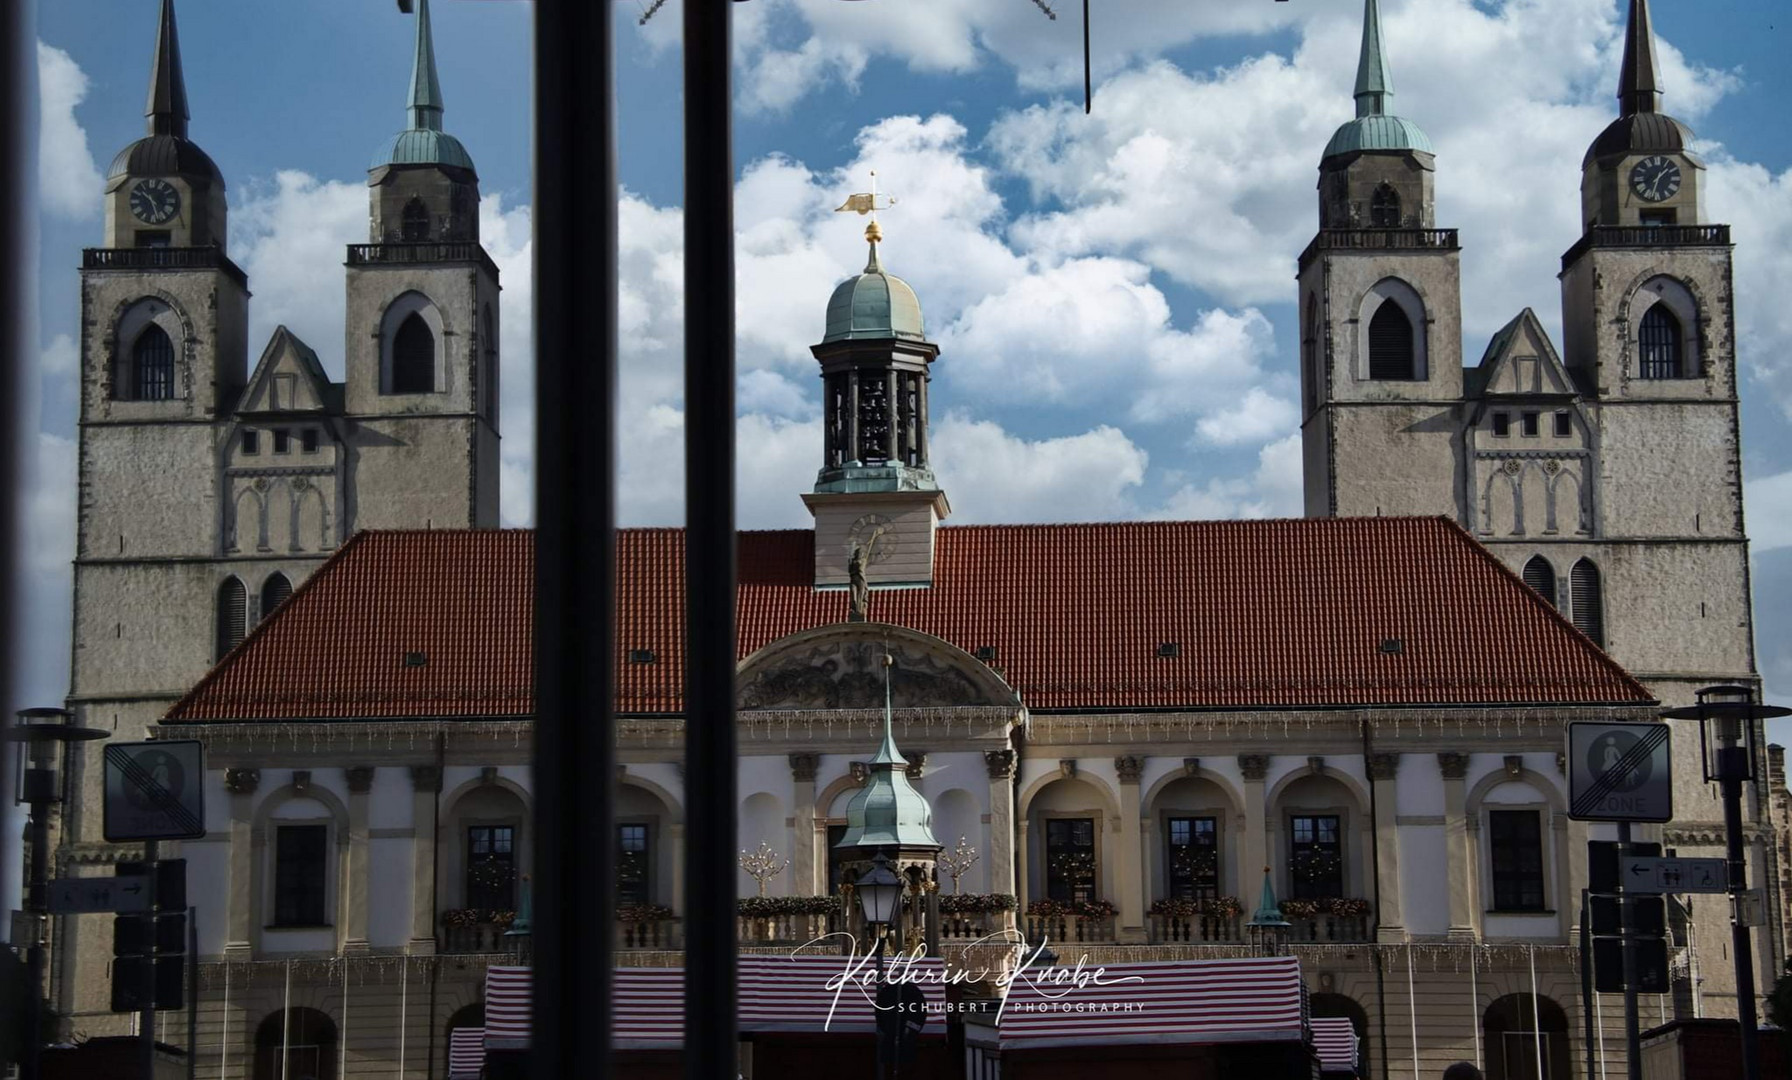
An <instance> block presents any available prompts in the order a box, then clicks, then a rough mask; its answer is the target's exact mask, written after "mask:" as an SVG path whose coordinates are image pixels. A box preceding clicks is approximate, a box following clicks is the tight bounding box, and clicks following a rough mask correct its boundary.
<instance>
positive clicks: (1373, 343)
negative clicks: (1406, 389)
mask: <svg viewBox="0 0 1792 1080" xmlns="http://www.w3.org/2000/svg"><path fill="white" fill-rule="evenodd" d="M1412 351H1413V350H1412V320H1411V319H1408V318H1407V317H1406V312H1405V311H1403V310H1402V309H1401V307H1400V305H1399V304H1398V303H1396V302H1394V301H1393V300H1384V301H1382V303H1381V306H1380V307H1378V308H1376V309H1375V317H1374V318H1372V319H1370V320H1369V377H1370V378H1371V379H1410V378H1412V377H1413V364H1412Z"/></svg>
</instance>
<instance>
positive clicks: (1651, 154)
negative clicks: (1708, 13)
mask: <svg viewBox="0 0 1792 1080" xmlns="http://www.w3.org/2000/svg"><path fill="white" fill-rule="evenodd" d="M1692 139H1693V134H1692V131H1691V129H1689V128H1688V127H1687V126H1686V125H1685V124H1682V123H1681V122H1680V121H1678V120H1676V119H1674V118H1673V117H1671V116H1669V115H1668V114H1666V113H1664V112H1662V111H1661V83H1660V78H1659V72H1658V68H1657V64H1656V60H1655V31H1654V28H1653V25H1652V23H1651V20H1650V17H1649V0H1630V22H1629V25H1628V26H1626V27H1625V31H1624V62H1623V66H1622V67H1621V68H1620V70H1619V72H1618V118H1617V119H1616V120H1613V121H1612V122H1611V123H1610V124H1608V125H1606V128H1605V130H1604V131H1602V132H1600V133H1599V137H1598V138H1597V139H1594V140H1593V145H1592V146H1590V147H1588V148H1587V156H1586V158H1585V159H1583V160H1582V162H1581V208H1582V222H1583V223H1584V224H1585V226H1586V227H1587V228H1588V229H1592V228H1593V227H1594V226H1597V225H1696V224H1699V223H1700V221H1701V213H1700V206H1699V196H1700V183H1699V181H1700V174H1701V173H1703V172H1704V171H1705V165H1704V163H1703V162H1701V161H1700V160H1699V159H1698V158H1696V157H1694V156H1693V155H1692V153H1690V152H1689V150H1688V147H1690V146H1691V145H1692Z"/></svg>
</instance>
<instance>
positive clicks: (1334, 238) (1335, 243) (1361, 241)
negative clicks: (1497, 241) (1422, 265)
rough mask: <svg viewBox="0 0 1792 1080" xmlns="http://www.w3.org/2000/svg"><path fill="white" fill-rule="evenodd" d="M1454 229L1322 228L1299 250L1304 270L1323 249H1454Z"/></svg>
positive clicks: (1455, 246)
mask: <svg viewBox="0 0 1792 1080" xmlns="http://www.w3.org/2000/svg"><path fill="white" fill-rule="evenodd" d="M1461 246H1462V245H1460V244H1459V243H1457V241H1456V230H1455V229H1321V230H1319V235H1317V236H1315V237H1313V242H1312V243H1310V244H1308V245H1307V250H1305V251H1303V252H1301V253H1300V268H1301V269H1302V270H1305V269H1306V268H1307V265H1308V264H1309V263H1311V262H1312V261H1313V259H1314V257H1315V256H1317V255H1318V254H1319V253H1320V252H1322V251H1456V250H1458V249H1459V248H1460V247H1461Z"/></svg>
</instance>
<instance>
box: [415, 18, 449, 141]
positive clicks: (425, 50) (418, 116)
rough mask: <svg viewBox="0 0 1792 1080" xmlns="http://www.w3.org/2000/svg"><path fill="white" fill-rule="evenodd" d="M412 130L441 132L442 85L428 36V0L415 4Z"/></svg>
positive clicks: (434, 51)
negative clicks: (415, 34)
mask: <svg viewBox="0 0 1792 1080" xmlns="http://www.w3.org/2000/svg"><path fill="white" fill-rule="evenodd" d="M409 108H410V113H411V128H412V130H414V131H440V130H442V84H441V82H440V81H439V80H438V79H437V78H436V46H435V40H434V38H433V37H431V35H430V32H429V0H417V60H416V63H415V64H413V65H412V67H411V104H410V106H409Z"/></svg>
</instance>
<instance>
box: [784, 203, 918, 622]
mask: <svg viewBox="0 0 1792 1080" xmlns="http://www.w3.org/2000/svg"><path fill="white" fill-rule="evenodd" d="M855 200H858V201H855ZM876 200H877V196H876V195H875V194H871V195H855V196H853V198H852V200H849V201H848V203H847V206H846V207H843V208H842V209H858V210H861V211H862V212H869V211H872V210H874V209H875V208H876ZM865 239H866V241H867V242H868V243H869V244H870V247H871V251H870V256H869V258H868V260H867V261H866V264H865V270H864V272H863V273H860V274H857V275H855V276H853V277H850V278H847V279H846V280H845V281H843V282H841V283H840V285H839V287H838V288H836V289H835V290H834V295H833V297H832V299H830V300H829V301H828V313H827V330H826V333H825V334H824V335H823V336H822V339H821V344H819V345H815V346H813V347H812V348H811V351H812V352H813V353H814V354H815V359H816V360H818V361H820V363H821V380H822V396H823V412H822V428H823V440H822V464H821V471H820V472H819V473H817V474H816V477H815V490H814V491H813V492H811V493H809V494H807V495H804V496H803V502H805V503H806V504H808V507H809V511H810V513H812V514H814V515H815V584H816V586H817V587H821V588H838V587H845V586H847V585H849V584H850V583H851V579H852V574H851V572H850V570H849V567H851V566H852V565H853V564H854V563H855V562H856V563H857V564H858V565H859V566H862V568H863V572H864V576H865V581H866V583H867V584H868V585H870V586H873V587H877V586H882V587H886V588H900V587H904V586H911V587H912V586H921V585H927V584H930V583H931V582H932V581H933V537H934V530H935V528H937V527H938V525H939V522H940V520H941V519H943V518H944V517H945V516H946V515H947V514H949V513H951V506H950V505H949V504H948V503H947V502H946V493H945V492H943V491H941V490H940V488H939V484H938V483H937V482H936V481H935V480H934V476H933V469H932V467H931V466H930V465H929V464H928V456H927V455H928V431H927V384H928V380H929V379H930V377H931V376H930V374H929V369H930V368H931V366H932V364H933V361H934V359H935V358H936V357H938V356H939V351H940V350H939V346H937V345H935V344H933V343H932V342H931V341H928V340H927V335H926V331H925V328H924V327H923V325H922V320H921V302H920V300H919V299H918V298H916V296H915V290H914V289H912V288H910V287H909V284H908V282H906V281H903V280H902V279H901V278H899V277H897V276H896V275H894V274H889V273H886V272H885V271H884V268H883V263H882V260H881V258H880V256H879V254H878V250H877V245H878V242H879V241H881V240H882V239H883V231H882V229H881V228H880V226H879V225H878V223H877V221H876V219H875V218H873V219H872V221H871V223H870V224H869V225H867V226H866V228H865Z"/></svg>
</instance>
